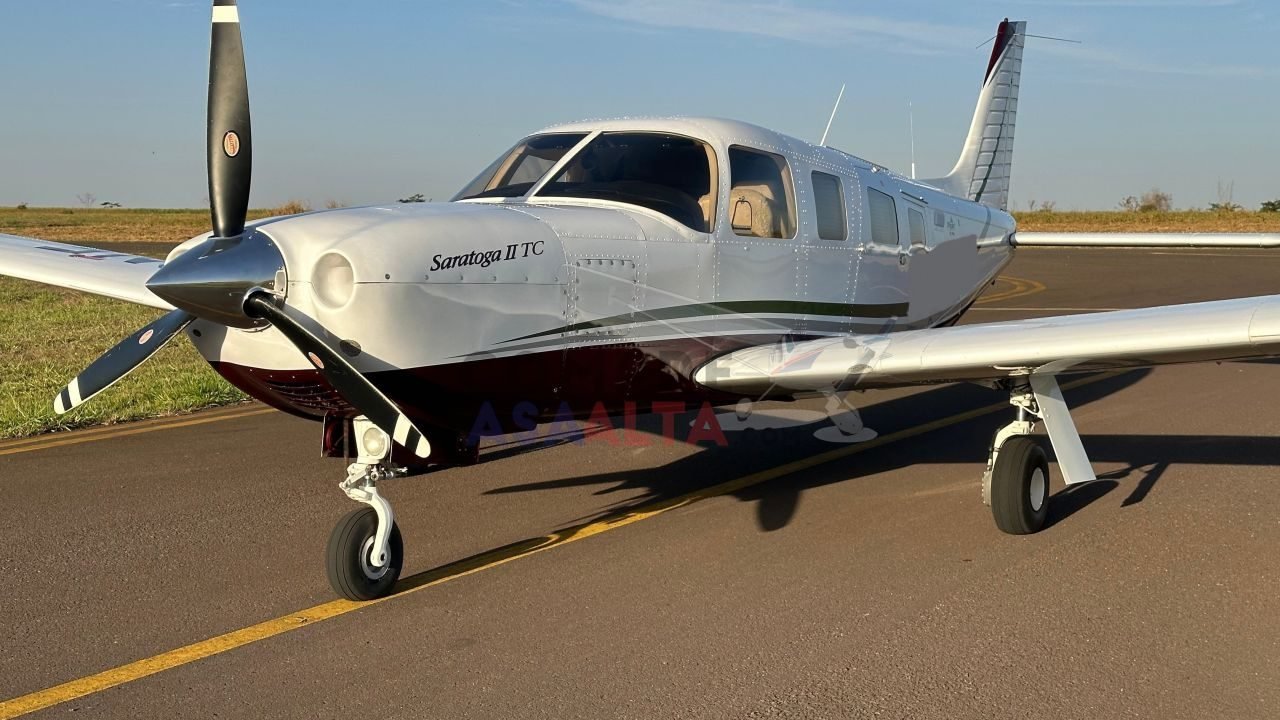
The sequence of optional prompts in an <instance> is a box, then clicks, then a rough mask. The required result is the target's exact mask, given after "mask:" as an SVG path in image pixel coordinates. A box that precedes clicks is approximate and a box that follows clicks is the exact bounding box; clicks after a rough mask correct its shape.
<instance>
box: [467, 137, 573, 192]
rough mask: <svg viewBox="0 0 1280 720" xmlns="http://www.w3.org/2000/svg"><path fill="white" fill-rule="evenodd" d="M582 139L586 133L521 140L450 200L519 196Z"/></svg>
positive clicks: (529, 188) (528, 189) (527, 190)
mask: <svg viewBox="0 0 1280 720" xmlns="http://www.w3.org/2000/svg"><path fill="white" fill-rule="evenodd" d="M586 136H587V134H586V133H551V134H548V135H534V136H533V137H531V138H527V139H525V140H522V141H521V142H520V144H518V145H516V146H515V147H514V148H511V149H510V150H508V151H507V152H505V153H503V154H502V155H501V156H499V157H498V159H497V160H494V161H493V164H491V165H490V166H489V167H487V168H485V169H484V170H483V171H482V172H481V173H480V174H479V175H477V176H476V179H475V180H472V181H471V182H470V183H468V184H467V186H466V187H465V188H463V189H462V191H461V192H459V193H458V194H457V195H456V196H454V198H453V199H454V200H468V199H471V198H491V197H522V196H524V195H525V194H526V193H528V192H529V191H530V190H532V189H533V186H534V185H536V184H537V183H538V181H539V180H541V179H542V176H543V175H546V174H547V171H548V170H550V169H551V168H552V166H554V165H555V164H556V163H558V162H560V158H562V157H564V154H565V153H567V152H569V151H570V150H572V149H573V148H574V146H576V145H577V144H578V143H580V142H582V139H583V138H585V137H586Z"/></svg>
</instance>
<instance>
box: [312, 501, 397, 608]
mask: <svg viewBox="0 0 1280 720" xmlns="http://www.w3.org/2000/svg"><path fill="white" fill-rule="evenodd" d="M377 530H378V514H377V513H376V512H374V511H373V508H371V507H362V508H359V509H358V510H352V511H351V512H349V513H347V514H346V515H345V516H344V517H343V518H342V519H341V520H339V521H338V524H337V525H335V526H334V527H333V533H331V534H330V535H329V546H328V548H327V549H326V550H325V566H326V567H327V568H328V571H329V584H330V585H332V586H333V590H334V592H336V593H338V594H339V595H341V596H342V597H344V598H347V599H348V600H375V599H377V598H380V597H385V596H387V595H389V594H390V593H391V588H392V587H394V586H395V584H396V580H398V579H399V578H400V568H401V567H403V566H404V540H402V539H401V538H400V527H399V526H398V525H396V524H395V523H392V525H391V538H390V540H389V542H388V543H387V544H388V545H389V548H388V549H389V550H390V555H391V557H390V558H389V559H388V561H387V564H386V566H384V567H378V566H376V565H374V564H373V561H372V556H373V536H374V533H376V532H377Z"/></svg>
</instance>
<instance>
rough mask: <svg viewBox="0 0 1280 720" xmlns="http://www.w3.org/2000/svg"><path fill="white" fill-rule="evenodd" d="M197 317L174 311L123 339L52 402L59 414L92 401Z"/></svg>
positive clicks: (185, 312) (182, 311) (183, 311)
mask: <svg viewBox="0 0 1280 720" xmlns="http://www.w3.org/2000/svg"><path fill="white" fill-rule="evenodd" d="M194 319H195V316H194V315H192V314H190V313H188V312H187V311H185V310H172V311H170V312H169V313H167V314H165V315H164V316H162V317H161V318H159V319H158V320H156V321H155V322H153V323H151V324H150V325H147V326H146V327H144V328H142V329H141V330H139V331H138V332H136V333H134V334H132V335H130V336H129V337H127V338H125V339H124V340H121V341H120V342H119V344H117V345H116V346H115V347H113V348H111V349H110V350H108V351H107V352H106V354H105V355H103V356H102V357H100V358H98V359H97V360H94V361H93V364H92V365H90V366H89V367H87V368H85V369H84V370H83V371H82V372H81V373H80V374H79V375H77V376H76V378H75V379H74V380H72V381H71V382H70V383H69V384H68V385H67V386H66V387H65V388H63V389H62V392H60V393H58V396H57V397H56V398H54V400H53V409H54V411H55V412H57V413H58V414H59V415H62V414H63V413H67V412H70V411H71V410H73V409H74V408H76V407H78V406H80V405H82V404H84V403H85V402H88V400H89V398H91V397H93V396H94V395H97V394H98V393H100V392H102V391H103V390H106V389H107V388H109V387H111V386H112V385H114V384H115V383H116V381H118V380H119V379H120V378H122V377H124V376H125V375H128V374H129V372H130V371H132V370H133V369H134V368H136V367H138V366H139V365H141V364H142V363H143V361H145V360H146V359H147V358H149V357H151V356H152V355H155V354H156V351H157V350H159V349H160V348H162V347H164V346H165V343H167V342H169V340H170V339H171V338H173V336H174V335H177V334H178V333H179V332H181V331H182V329H183V328H185V327H186V326H187V325H188V324H189V323H190V322H191V321H192V320H194Z"/></svg>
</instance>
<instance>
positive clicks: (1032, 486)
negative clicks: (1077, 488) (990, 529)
mask: <svg viewBox="0 0 1280 720" xmlns="http://www.w3.org/2000/svg"><path fill="white" fill-rule="evenodd" d="M1009 403H1010V404H1011V405H1013V406H1014V407H1015V408H1017V411H1018V415H1017V417H1016V418H1015V419H1014V420H1013V422H1011V423H1009V424H1008V425H1005V426H1004V427H1002V428H1000V430H999V431H998V432H997V433H996V436H995V438H994V439H993V440H992V441H991V453H990V455H989V456H988V458H987V471H986V473H984V474H983V476H982V501H983V502H984V503H985V504H987V505H989V506H990V507H991V515H992V518H993V519H994V520H995V522H996V527H998V528H1000V529H1001V530H1003V531H1004V532H1007V533H1009V534H1011V535H1029V534H1031V533H1034V532H1038V531H1039V530H1040V529H1041V528H1043V527H1044V523H1045V519H1046V518H1048V516H1049V479H1050V478H1049V460H1048V457H1047V456H1046V455H1045V452H1044V448H1042V447H1041V446H1040V443H1039V442H1037V441H1036V440H1035V439H1033V438H1032V437H1031V432H1032V431H1033V430H1035V427H1036V423H1037V422H1040V421H1043V422H1044V424H1045V429H1046V430H1047V431H1048V434H1049V442H1050V443H1052V445H1053V449H1054V452H1055V453H1056V454H1057V456H1058V466H1059V467H1060V468H1061V469H1062V474H1063V479H1064V480H1065V481H1066V483H1067V485H1076V484H1079V483H1084V482H1092V481H1093V480H1095V479H1096V476H1095V475H1094V474H1093V469H1092V467H1091V465H1090V463H1089V457H1088V455H1086V454H1085V451H1084V445H1083V444H1082V443H1081V442H1080V434H1079V433H1078V432H1076V427H1075V424H1074V423H1073V422H1072V421H1071V413H1070V411H1069V410H1068V408H1067V404H1066V402H1065V401H1064V400H1063V399H1062V390H1061V389H1060V388H1059V387H1058V381H1057V380H1056V379H1055V378H1054V376H1052V375H1031V376H1029V377H1026V378H1020V379H1019V381H1018V382H1017V383H1016V384H1015V385H1014V386H1013V387H1012V388H1011V389H1010V392H1009Z"/></svg>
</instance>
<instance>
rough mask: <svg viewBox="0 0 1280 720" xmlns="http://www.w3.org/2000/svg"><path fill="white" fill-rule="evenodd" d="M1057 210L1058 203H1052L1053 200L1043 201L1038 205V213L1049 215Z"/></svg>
mask: <svg viewBox="0 0 1280 720" xmlns="http://www.w3.org/2000/svg"><path fill="white" fill-rule="evenodd" d="M1057 209H1058V203H1056V202H1054V201H1053V200H1045V201H1044V202H1042V203H1040V212H1047V213H1051V212H1053V211H1054V210H1057Z"/></svg>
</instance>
